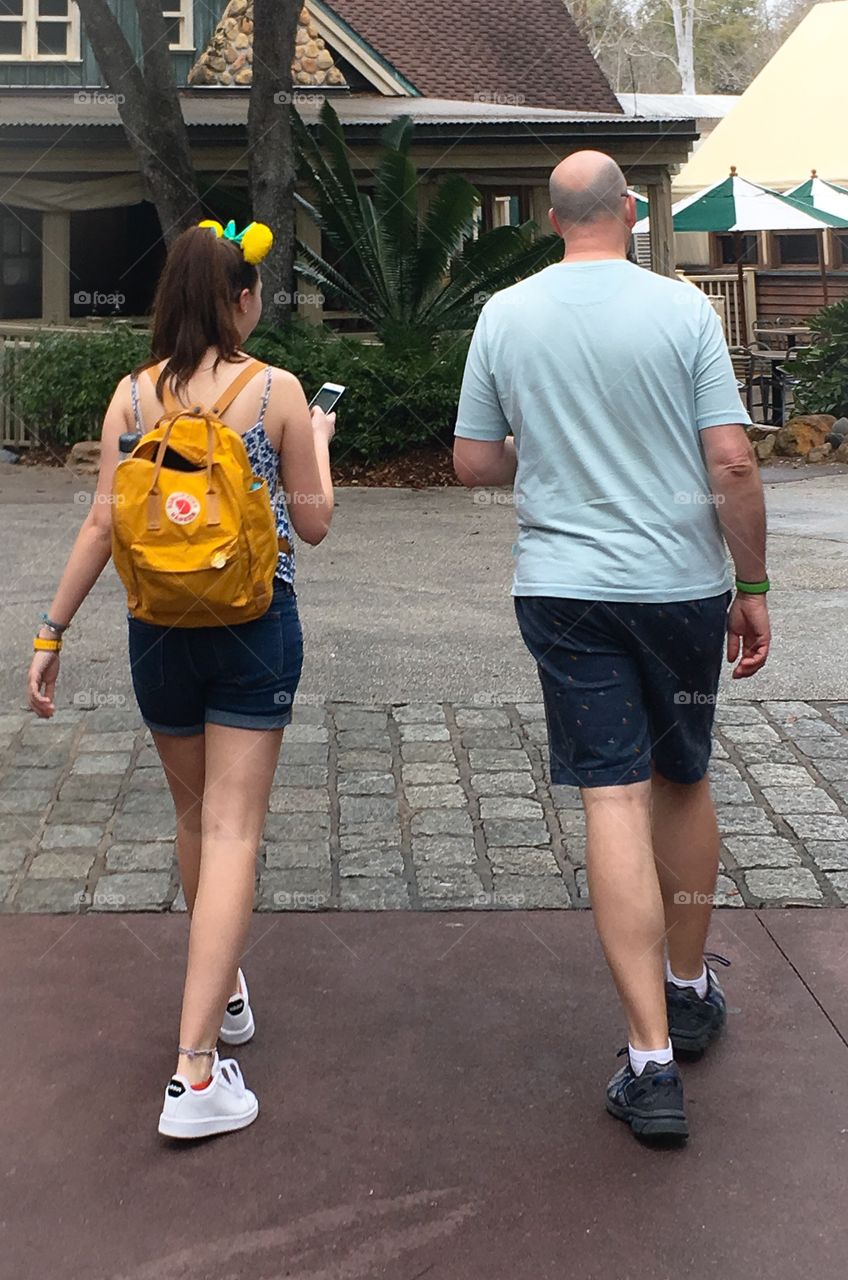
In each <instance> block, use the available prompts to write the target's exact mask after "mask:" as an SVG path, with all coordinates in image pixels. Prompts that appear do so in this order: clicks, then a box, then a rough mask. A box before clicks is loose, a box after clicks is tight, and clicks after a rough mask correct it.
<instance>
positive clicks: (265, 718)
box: [129, 579, 303, 738]
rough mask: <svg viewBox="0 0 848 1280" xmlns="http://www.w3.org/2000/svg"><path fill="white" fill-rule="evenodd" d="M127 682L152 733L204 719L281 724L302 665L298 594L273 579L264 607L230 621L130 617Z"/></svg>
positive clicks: (239, 725)
mask: <svg viewBox="0 0 848 1280" xmlns="http://www.w3.org/2000/svg"><path fill="white" fill-rule="evenodd" d="M129 639H130V666H131V668H132V680H133V688H134V689H135V696H136V698H137V699H138V705H139V708H140V710H141V714H142V717H143V719H144V723H145V724H146V725H147V727H148V728H149V729H152V730H153V731H154V732H155V733H167V734H172V735H173V736H175V737H186V738H187V737H190V736H191V735H193V734H198V733H203V729H204V725H207V724H221V725H228V726H229V727H231V728H234V729H283V728H285V726H286V725H287V724H289V723H290V721H291V718H292V707H293V705H294V696H295V693H296V691H297V686H298V682H299V680H300V672H301V667H302V665H303V635H302V632H301V629H300V619H299V617H298V613H297V597H296V595H295V594H294V591H293V590H292V588H291V587H290V586H289V585H288V583H285V582H282V581H281V580H279V579H278V580H277V582H276V583H275V586H274V595H273V598H272V600H271V604H270V606H269V608H268V611H267V613H263V615H262V617H261V618H256V619H254V621H253V622H242V623H240V624H239V625H238V626H235V627H157V626H153V625H151V624H150V623H148V622H140V621H139V620H138V619H137V618H133V617H132V616H131V617H130V619H129Z"/></svg>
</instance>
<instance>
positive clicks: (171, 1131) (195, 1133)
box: [159, 1101, 259, 1139]
mask: <svg viewBox="0 0 848 1280" xmlns="http://www.w3.org/2000/svg"><path fill="white" fill-rule="evenodd" d="M258 1115H259V1102H258V1101H257V1102H255V1103H254V1105H253V1107H252V1108H251V1110H250V1111H249V1112H245V1114H244V1115H241V1116H205V1117H204V1118H203V1119H202V1120H177V1119H174V1118H172V1117H170V1116H160V1117H159V1132H160V1134H161V1135H162V1137H163V1138H188V1139H191V1138H211V1137H214V1135H215V1134H217V1133H235V1132H236V1131H237V1130H238V1129H246V1128H247V1126H248V1125H250V1124H253V1122H254V1120H255V1119H256V1117H257V1116H258Z"/></svg>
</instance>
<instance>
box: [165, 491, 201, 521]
mask: <svg viewBox="0 0 848 1280" xmlns="http://www.w3.org/2000/svg"><path fill="white" fill-rule="evenodd" d="M199 513H200V503H199V502H198V500H197V498H195V497H194V496H193V495H192V494H190V493H172V494H169V496H168V501H167V502H166V503H165V515H166V516H167V517H168V519H169V520H173V522H174V524H191V522H192V520H196V519H197V517H198V515H199Z"/></svg>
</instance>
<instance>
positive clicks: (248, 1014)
mask: <svg viewBox="0 0 848 1280" xmlns="http://www.w3.org/2000/svg"><path fill="white" fill-rule="evenodd" d="M238 981H239V990H238V991H236V992H235V994H234V995H231V996H230V998H229V1000H228V1002H227V1011H226V1013H225V1014H224V1021H223V1022H222V1023H221V1031H220V1037H221V1039H222V1040H223V1042H224V1044H247V1042H248V1040H252V1039H253V1033H254V1032H255V1030H256V1023H255V1021H254V1018H253V1010H252V1009H251V1007H250V996H249V995H248V991H247V983H246V982H245V980H244V974H243V973H242V971H241V969H239V971H238Z"/></svg>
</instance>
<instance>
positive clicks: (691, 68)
mask: <svg viewBox="0 0 848 1280" xmlns="http://www.w3.org/2000/svg"><path fill="white" fill-rule="evenodd" d="M670 3H671V18H672V22H673V24H674V40H675V44H676V45H677V70H678V72H679V73H680V91H681V93H694V92H695V0H670Z"/></svg>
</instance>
